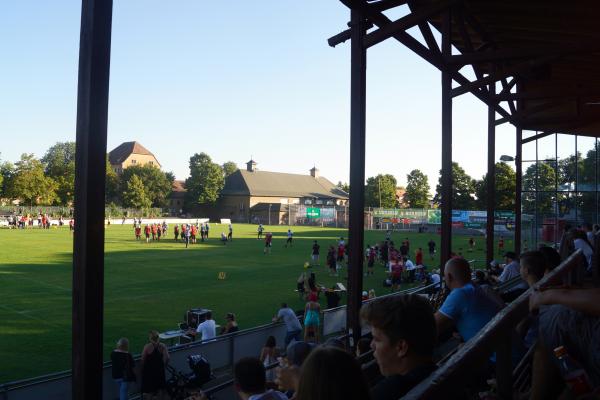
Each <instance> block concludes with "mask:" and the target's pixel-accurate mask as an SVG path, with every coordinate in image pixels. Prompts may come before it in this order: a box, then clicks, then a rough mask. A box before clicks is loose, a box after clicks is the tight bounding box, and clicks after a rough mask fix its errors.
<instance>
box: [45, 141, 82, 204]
mask: <svg viewBox="0 0 600 400" xmlns="http://www.w3.org/2000/svg"><path fill="white" fill-rule="evenodd" d="M42 163H43V164H44V166H45V173H46V176H49V177H51V178H52V179H54V180H55V181H56V184H57V189H56V194H57V202H59V203H60V204H63V205H68V204H71V203H73V197H74V194H75V142H58V143H56V144H55V145H54V146H52V147H50V148H49V149H48V151H46V154H45V155H44V157H42Z"/></svg>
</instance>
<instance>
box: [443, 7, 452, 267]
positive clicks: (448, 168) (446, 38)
mask: <svg viewBox="0 0 600 400" xmlns="http://www.w3.org/2000/svg"><path fill="white" fill-rule="evenodd" d="M450 21H451V15H450V10H448V11H447V12H446V13H444V15H443V21H442V57H449V56H451V55H452V49H451V47H450ZM441 194H442V226H441V229H442V237H441V246H440V267H441V269H442V274H443V269H444V264H445V263H446V261H448V260H449V259H450V253H451V252H452V78H451V77H450V73H449V72H448V69H447V68H444V69H442V193H441Z"/></svg>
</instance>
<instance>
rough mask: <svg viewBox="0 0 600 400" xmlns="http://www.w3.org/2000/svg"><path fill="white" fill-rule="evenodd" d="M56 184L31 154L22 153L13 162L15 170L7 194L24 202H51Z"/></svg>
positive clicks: (35, 203) (32, 203)
mask: <svg viewBox="0 0 600 400" xmlns="http://www.w3.org/2000/svg"><path fill="white" fill-rule="evenodd" d="M57 187H58V185H57V184H56V182H55V181H54V179H52V178H50V177H47V176H46V175H45V174H44V166H43V165H42V163H41V162H40V160H38V159H37V158H35V157H34V156H33V154H23V155H21V159H20V160H19V161H17V162H16V163H15V170H14V173H13V175H12V176H11V178H10V180H9V183H8V190H7V191H8V194H9V196H10V197H12V198H14V199H20V200H22V201H23V202H25V203H26V204H29V205H37V204H52V202H53V201H54V200H55V199H56V189H57Z"/></svg>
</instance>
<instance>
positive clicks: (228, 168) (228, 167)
mask: <svg viewBox="0 0 600 400" xmlns="http://www.w3.org/2000/svg"><path fill="white" fill-rule="evenodd" d="M237 170H238V166H237V164H236V163H234V162H233V161H227V162H226V163H225V164H223V173H224V174H225V178H227V177H228V176H229V175H231V174H233V173H234V172H235V171H237Z"/></svg>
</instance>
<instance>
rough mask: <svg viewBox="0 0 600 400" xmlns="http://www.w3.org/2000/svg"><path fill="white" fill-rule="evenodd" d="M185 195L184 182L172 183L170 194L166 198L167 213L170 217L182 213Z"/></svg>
mask: <svg viewBox="0 0 600 400" xmlns="http://www.w3.org/2000/svg"><path fill="white" fill-rule="evenodd" d="M185 193H186V190H185V181H173V185H172V189H171V194H170V195H169V198H168V201H169V213H170V214H171V215H180V214H181V213H182V212H183V203H184V200H185Z"/></svg>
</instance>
